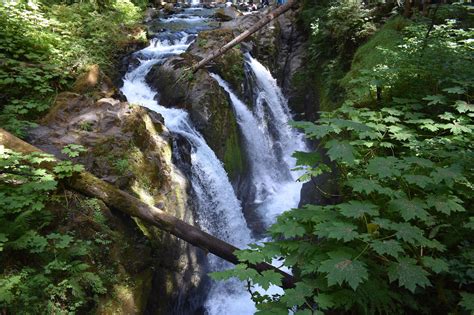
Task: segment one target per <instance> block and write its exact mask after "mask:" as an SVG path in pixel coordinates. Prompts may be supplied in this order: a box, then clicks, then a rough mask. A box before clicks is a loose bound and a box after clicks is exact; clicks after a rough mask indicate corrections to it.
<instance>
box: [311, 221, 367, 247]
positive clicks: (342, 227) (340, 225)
mask: <svg viewBox="0 0 474 315" xmlns="http://www.w3.org/2000/svg"><path fill="white" fill-rule="evenodd" d="M356 229H357V226H355V225H354V224H351V223H346V222H341V221H336V222H324V223H319V224H317V225H316V226H315V227H314V234H316V235H318V236H320V237H327V238H333V239H336V240H344V242H349V241H351V240H353V239H355V238H356V237H357V236H359V233H357V231H356Z"/></svg>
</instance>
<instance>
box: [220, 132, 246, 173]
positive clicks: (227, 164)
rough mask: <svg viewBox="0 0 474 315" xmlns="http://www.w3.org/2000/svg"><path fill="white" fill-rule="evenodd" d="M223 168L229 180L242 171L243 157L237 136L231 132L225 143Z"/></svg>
mask: <svg viewBox="0 0 474 315" xmlns="http://www.w3.org/2000/svg"><path fill="white" fill-rule="evenodd" d="M224 168H225V170H226V172H227V174H229V176H230V177H231V178H235V177H236V176H237V175H238V174H242V173H243V171H244V155H243V154H242V150H241V147H240V141H239V135H238V134H237V133H236V132H233V133H231V134H230V135H229V137H228V138H227V140H226V143H225V153H224Z"/></svg>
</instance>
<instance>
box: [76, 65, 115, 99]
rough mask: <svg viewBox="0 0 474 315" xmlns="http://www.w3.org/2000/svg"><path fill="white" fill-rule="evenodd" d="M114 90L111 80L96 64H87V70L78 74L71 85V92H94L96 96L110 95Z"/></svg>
mask: <svg viewBox="0 0 474 315" xmlns="http://www.w3.org/2000/svg"><path fill="white" fill-rule="evenodd" d="M115 91H116V90H115V87H114V85H113V83H112V80H111V79H110V78H109V77H108V76H106V75H105V74H104V73H103V72H102V71H101V70H100V68H99V65H96V64H95V65H91V66H89V68H88V70H87V71H86V72H85V73H83V74H82V75H80V76H79V77H78V78H77V80H76V82H74V85H73V86H72V92H74V93H79V94H85V93H91V92H94V93H96V94H97V96H98V97H109V96H112V95H114V93H115Z"/></svg>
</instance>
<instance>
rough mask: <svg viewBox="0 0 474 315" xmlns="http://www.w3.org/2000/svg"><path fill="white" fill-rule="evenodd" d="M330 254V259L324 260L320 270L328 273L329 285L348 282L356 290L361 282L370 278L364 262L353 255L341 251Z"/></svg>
mask: <svg viewBox="0 0 474 315" xmlns="http://www.w3.org/2000/svg"><path fill="white" fill-rule="evenodd" d="M328 255H329V257H330V259H328V260H325V261H323V262H322V263H321V266H320V267H319V268H318V271H319V272H323V273H326V274H327V275H326V278H327V280H328V285H329V286H333V285H335V284H338V285H342V284H343V283H344V282H347V284H349V286H350V287H351V288H352V289H353V290H356V289H357V287H358V286H359V284H361V283H362V282H363V281H364V280H367V279H368V277H369V274H368V272H367V268H366V267H365V264H364V263H363V262H361V261H359V260H356V261H353V260H351V259H352V257H351V255H349V254H347V253H345V252H341V251H335V252H329V253H328Z"/></svg>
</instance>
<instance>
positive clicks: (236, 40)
mask: <svg viewBox="0 0 474 315" xmlns="http://www.w3.org/2000/svg"><path fill="white" fill-rule="evenodd" d="M295 4H296V0H288V2H287V3H285V4H284V5H282V6H280V7H278V8H277V9H275V10H273V11H271V12H270V13H268V14H267V15H265V16H264V17H263V18H262V19H261V20H260V21H258V22H257V23H256V24H254V25H253V26H252V27H251V28H249V29H247V30H245V31H244V32H243V33H242V34H240V35H239V36H237V37H235V38H234V39H233V40H231V41H230V42H228V43H227V44H225V45H224V46H222V47H220V48H218V49H216V50H214V51H212V52H211V53H210V54H209V55H208V56H207V57H206V58H204V59H203V60H201V61H199V62H198V63H197V64H195V65H194V66H193V67H192V68H191V70H192V72H196V71H198V70H199V69H201V68H202V67H204V66H205V65H207V64H208V63H209V62H210V61H212V60H213V59H215V58H217V57H219V56H220V55H222V54H224V53H225V52H226V51H228V50H230V49H231V48H232V47H234V46H235V45H237V44H239V43H240V42H242V41H243V40H245V39H246V38H247V37H249V36H250V35H252V34H253V33H255V32H256V31H258V30H259V29H261V28H262V27H264V26H265V25H267V24H268V23H270V22H271V21H272V20H274V19H275V18H277V17H278V16H280V15H282V14H283V13H285V12H286V11H288V10H289V9H291V8H292V7H293V6H294V5H295Z"/></svg>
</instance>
